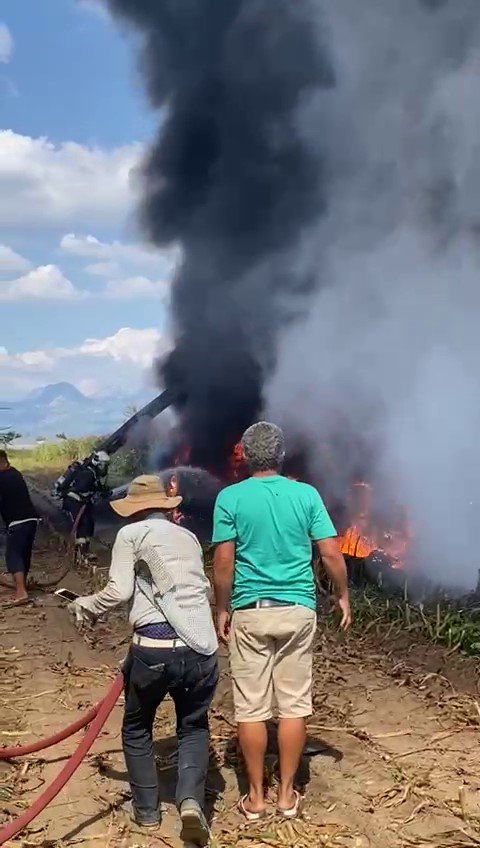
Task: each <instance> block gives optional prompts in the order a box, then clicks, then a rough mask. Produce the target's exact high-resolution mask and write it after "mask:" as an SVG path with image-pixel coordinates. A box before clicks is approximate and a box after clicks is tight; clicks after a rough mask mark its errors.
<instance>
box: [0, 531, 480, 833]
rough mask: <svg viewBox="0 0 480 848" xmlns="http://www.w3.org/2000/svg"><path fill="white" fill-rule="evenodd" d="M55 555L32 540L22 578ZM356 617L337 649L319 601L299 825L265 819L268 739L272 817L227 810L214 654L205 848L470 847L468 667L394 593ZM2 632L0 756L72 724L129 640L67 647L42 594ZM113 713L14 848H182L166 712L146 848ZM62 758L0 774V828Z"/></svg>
mask: <svg viewBox="0 0 480 848" xmlns="http://www.w3.org/2000/svg"><path fill="white" fill-rule="evenodd" d="M97 553H98V556H99V568H98V570H97V572H96V574H95V575H92V574H87V573H81V574H80V573H70V575H69V576H68V578H67V581H66V583H67V585H68V586H69V587H70V588H72V589H74V590H76V591H80V592H82V593H86V592H87V591H90V590H91V589H92V588H94V587H95V586H99V585H100V584H101V583H102V582H103V581H104V579H105V572H106V569H107V568H108V547H107V545H105V544H102V543H101V542H100V543H99V544H98V547H97ZM64 557H65V548H64V545H63V544H62V543H61V541H60V539H59V538H58V537H57V536H56V535H55V534H52V533H51V532H50V531H47V530H46V529H44V530H42V532H41V536H40V538H39V541H38V545H37V549H36V553H35V564H34V574H35V576H36V577H37V578H38V579H39V580H45V578H46V577H48V575H49V574H51V573H53V572H55V571H57V570H58V567H59V564H61V562H62V561H63V559H64ZM207 560H208V555H207ZM354 615H355V624H354V627H353V629H352V632H351V634H349V635H348V636H347V637H344V636H341V635H340V634H339V633H338V631H337V628H336V623H335V619H334V617H332V615H331V614H330V610H329V600H328V596H327V595H326V594H323V593H322V594H321V595H320V614H319V631H318V638H317V646H316V655H315V715H314V716H313V717H312V719H311V720H310V723H309V745H308V748H307V752H306V756H305V757H304V761H303V763H302V768H301V771H300V773H299V776H298V782H299V787H300V788H301V789H302V791H303V792H304V793H305V806H304V812H303V815H302V818H300V819H299V820H298V821H297V822H294V823H282V822H280V821H279V820H278V819H277V818H276V817H275V815H274V810H275V807H274V797H275V783H276V774H277V765H276V752H275V746H274V742H273V741H272V746H271V749H270V753H269V757H268V763H267V769H266V775H265V779H266V782H267V784H268V786H269V791H270V798H271V802H272V804H271V811H272V815H271V817H270V819H269V820H267V821H266V822H265V823H263V824H262V826H261V827H255V826H253V827H252V826H247V825H246V824H245V822H244V821H243V820H242V818H241V816H240V815H239V814H238V812H237V810H236V801H237V799H238V794H239V791H241V789H242V787H243V785H244V777H243V771H242V764H241V761H240V759H239V757H238V752H237V748H236V744H235V726H234V723H233V717H232V705H231V697H230V685H229V672H228V657H227V655H226V652H225V651H222V656H221V664H222V675H221V681H220V685H219V688H218V692H217V696H216V700H215V705H214V709H213V711H212V744H211V764H210V772H209V782H208V800H209V810H210V817H211V821H212V831H213V842H212V846H213V848H227V846H228V848H230V846H238V848H265V846H271V848H281V846H290V848H293V846H299V848H307V846H311V848H313V846H326V848H337V847H338V846H344V848H387V846H388V848H407V847H408V848H412V846H414V848H461V846H462V848H463V846H465V848H466V846H475V845H479V844H480V783H479V780H478V729H479V724H480V705H479V702H478V699H479V693H478V688H477V687H478V661H477V660H476V659H475V658H473V657H468V656H465V655H462V654H461V647H462V646H461V645H459V644H458V631H455V632H454V631H453V630H452V634H453V635H452V638H451V642H452V644H451V645H449V644H448V640H447V639H446V634H447V633H448V628H449V627H450V626H453V619H448V618H446V616H447V615H449V613H448V610H447V609H446V608H445V609H444V608H443V607H440V612H437V611H436V608H434V609H432V611H431V613H430V612H429V611H428V610H426V609H424V608H422V609H421V610H420V608H418V609H417V607H416V606H415V605H414V604H411V603H410V602H409V600H408V595H407V596H406V597H398V598H397V599H390V600H388V599H387V598H386V597H385V596H383V595H382V594H381V593H378V592H376V591H374V590H370V589H369V590H365V591H364V590H360V589H359V590H356V591H355V593H354ZM422 616H423V617H422ZM448 622H450V624H449V623H448ZM0 632H1V642H2V647H1V649H0V666H1V672H2V674H1V678H0V679H1V684H0V686H1V693H0V699H1V707H2V709H1V719H0V737H1V740H2V741H3V742H4V744H15V743H22V742H26V741H27V740H30V739H36V738H38V737H41V736H45V735H48V734H49V733H51V732H54V731H55V730H57V729H59V728H61V727H63V726H64V725H66V724H68V723H70V722H71V721H73V720H74V718H75V717H76V716H77V715H78V714H80V713H83V712H84V711H86V710H87V709H88V707H89V706H90V705H92V704H93V703H95V702H96V701H97V700H99V698H100V697H101V696H102V693H103V692H104V690H105V688H106V687H107V686H108V684H109V681H111V679H112V678H113V677H114V675H115V674H116V671H117V668H118V663H119V661H120V660H121V659H122V657H123V656H124V655H125V653H126V650H127V646H128V641H129V631H128V626H127V624H126V618H125V614H124V613H123V612H121V613H119V614H115V615H114V616H112V617H111V619H110V620H109V621H108V623H107V624H102V625H97V627H96V628H95V630H93V631H92V632H90V633H87V634H86V635H83V636H81V635H79V634H78V633H77V631H76V630H75V628H74V626H73V624H72V623H71V622H70V620H69V616H68V614H67V613H66V611H65V610H64V608H63V607H62V606H61V604H60V603H59V602H58V600H57V599H56V598H55V597H54V596H52V595H51V594H45V593H39V594H38V595H37V600H36V604H35V606H34V607H32V608H24V609H11V610H9V609H6V610H4V613H3V615H2V619H1V622H0ZM444 643H445V644H444ZM121 713H122V709H121V703H119V704H118V705H117V707H116V708H115V709H114V712H113V714H112V716H111V718H110V719H109V721H108V723H107V725H106V728H105V731H104V733H102V735H101V736H100V738H99V739H98V740H97V742H96V744H95V747H94V749H93V752H92V753H91V754H90V755H89V756H88V757H87V759H86V761H85V762H84V764H83V765H82V766H81V767H80V769H79V770H78V772H77V773H76V775H75V776H74V777H73V778H72V780H71V781H70V782H69V784H68V785H67V787H66V788H65V789H64V790H63V792H62V793H61V794H60V795H59V796H58V797H57V798H56V799H55V800H54V801H53V802H52V805H51V806H50V807H49V808H48V810H47V811H46V812H45V813H43V814H42V815H41V816H40V817H39V818H38V819H37V820H36V821H35V823H34V825H32V827H31V829H30V831H29V832H28V834H27V835H24V836H23V837H22V838H19V839H18V840H16V842H14V843H11V844H12V845H13V844H16V845H22V846H26V848H30V846H32V848H33V846H42V848H47V846H49V848H66V846H75V845H82V846H92V848H94V846H97V845H98V846H102V848H103V846H108V848H140V846H146V845H147V844H148V845H149V846H152V847H153V848H156V846H159V847H160V846H170V848H180V844H181V843H180V842H179V838H178V824H177V819H176V815H175V812H174V808H173V804H172V791H173V786H174V774H175V739H174V717H173V714H172V708H171V705H170V704H169V703H166V704H165V705H164V706H163V707H162V708H161V710H160V713H159V716H158V720H157V725H156V753H157V761H158V768H159V775H160V779H161V783H162V795H163V798H164V802H165V804H164V806H165V810H164V818H163V825H162V830H161V831H160V833H159V834H157V835H154V834H151V835H149V836H148V839H147V838H146V837H145V836H144V835H143V834H142V833H141V832H139V831H138V829H136V828H135V827H134V826H133V825H131V824H130V823H129V820H128V818H127V816H126V814H125V812H123V810H122V804H123V801H124V800H125V797H126V793H127V783H126V775H125V768H124V764H123V759H122V754H121V742H120V724H121ZM272 740H273V737H272ZM77 742H78V739H77ZM74 747H75V742H74V741H73V740H69V741H67V742H65V743H62V745H61V746H59V748H55V749H50V750H47V751H45V752H43V753H42V754H41V755H40V754H38V755H32V756H31V757H28V758H27V759H26V761H25V762H19V763H18V764H17V763H13V762H12V763H1V764H0V810H1V817H2V819H3V820H7V819H8V818H9V817H10V816H11V815H16V814H18V813H19V812H21V811H22V810H23V809H24V808H25V807H27V806H29V804H30V803H31V802H32V800H33V799H34V798H35V797H36V796H37V795H38V794H39V792H40V791H41V790H42V788H43V787H44V786H45V785H46V784H48V782H49V781H50V780H51V779H52V778H53V777H54V775H55V774H57V773H58V771H59V769H60V768H61V766H62V765H63V763H64V761H65V758H66V757H67V756H68V755H69V754H70V753H71V752H72V751H73V750H74Z"/></svg>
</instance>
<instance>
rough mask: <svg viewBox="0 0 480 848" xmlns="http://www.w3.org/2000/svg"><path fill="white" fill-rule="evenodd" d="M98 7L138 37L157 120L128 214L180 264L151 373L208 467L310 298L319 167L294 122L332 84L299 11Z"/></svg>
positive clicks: (116, 1)
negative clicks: (308, 255) (306, 252)
mask: <svg viewBox="0 0 480 848" xmlns="http://www.w3.org/2000/svg"><path fill="white" fill-rule="evenodd" d="M108 3H109V7H110V9H111V10H112V12H114V13H115V14H118V15H120V16H121V17H123V18H124V19H126V20H127V22H128V23H130V24H132V25H134V27H135V28H136V29H137V30H138V31H139V33H140V34H141V36H142V38H143V54H142V56H143V59H142V70H143V73H144V76H145V80H146V83H147V87H148V93H149V97H150V100H151V102H152V104H153V106H155V107H157V108H160V107H162V108H163V109H164V111H163V113H162V121H161V126H160V129H159V131H158V136H157V138H156V140H155V142H154V144H153V145H152V147H151V149H150V151H149V153H148V156H147V158H146V160H145V162H144V166H143V183H144V202H143V207H142V210H141V217H142V222H143V225H144V228H145V230H146V232H147V234H148V236H149V237H150V238H151V240H152V241H153V242H154V243H155V244H157V245H161V246H164V245H167V244H170V243H177V244H179V245H180V247H181V251H182V256H183V259H182V264H181V266H180V268H179V271H178V274H177V278H176V280H175V283H174V287H173V320H174V335H175V348H174V350H173V352H172V354H171V355H170V357H169V358H168V360H167V361H166V362H165V363H164V364H163V365H162V367H161V372H162V379H163V381H164V382H165V383H166V385H167V386H168V387H172V388H178V389H180V390H181V392H182V394H183V396H184V403H183V408H182V420H183V426H184V428H185V431H186V435H187V437H188V438H189V441H190V443H191V445H192V460H193V461H194V462H202V463H205V462H206V463H208V464H209V465H210V466H212V465H215V463H216V461H221V460H222V459H223V458H224V456H225V453H226V449H227V448H229V447H230V446H231V444H232V442H233V441H234V440H235V439H236V438H238V436H239V435H240V434H241V432H242V430H243V429H244V428H245V427H246V426H247V425H249V424H250V423H251V422H252V420H254V418H255V416H256V415H257V414H258V412H259V410H260V408H261V405H262V386H263V382H264V379H265V376H266V374H267V373H268V372H269V371H270V370H271V368H272V365H273V363H274V359H275V338H276V333H277V329H278V327H279V325H280V323H281V322H283V321H286V320H288V319H289V318H291V317H293V316H295V315H296V314H298V312H299V311H301V309H302V305H303V304H304V302H305V300H304V297H303V296H304V295H305V294H306V293H307V292H308V291H309V289H310V288H311V287H312V285H313V275H310V274H308V273H302V270H301V268H299V267H298V266H297V264H296V258H297V257H298V254H297V257H296V256H295V248H297V247H298V244H299V240H300V237H301V235H302V232H303V231H304V229H305V228H306V227H307V226H308V224H309V223H310V222H313V220H315V219H316V218H318V216H319V215H320V214H321V212H322V208H323V205H324V198H323V192H322V167H321V162H320V158H319V152H318V149H319V148H318V145H308V144H307V143H306V142H305V141H304V140H303V139H302V138H301V136H300V134H299V132H298V130H297V126H298V121H297V117H298V113H299V110H301V109H302V107H303V106H304V104H305V102H306V100H308V98H309V97H311V96H312V95H314V94H318V92H319V91H321V90H322V89H325V88H329V87H331V86H332V84H333V76H332V69H331V66H330V62H329V60H328V56H327V55H326V53H325V50H324V49H323V47H322V45H321V39H320V38H319V32H318V21H317V20H316V17H315V15H314V14H313V13H314V12H316V11H318V10H315V7H314V6H312V3H311V2H310V0H300V2H299V0H108Z"/></svg>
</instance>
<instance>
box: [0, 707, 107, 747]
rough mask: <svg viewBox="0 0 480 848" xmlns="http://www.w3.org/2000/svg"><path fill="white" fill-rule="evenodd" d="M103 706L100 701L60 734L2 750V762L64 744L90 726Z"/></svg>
mask: <svg viewBox="0 0 480 848" xmlns="http://www.w3.org/2000/svg"><path fill="white" fill-rule="evenodd" d="M102 704H103V701H100V703H99V704H96V705H95V706H94V707H92V709H91V710H89V711H88V713H85V715H84V716H82V718H79V719H77V721H74V722H73V724H69V725H68V727H65V729H64V730H60V732H59V733H55V734H54V735H53V736H48V737H47V738H46V739H39V740H38V741H37V742H30V744H29V745H18V746H16V747H12V748H0V760H13V759H14V758H15V757H25V756H26V755H27V754H34V753H35V752H36V751H43V750H45V748H51V746H52V745H56V744H57V743H58V742H63V740H64V739H68V737H69V736H73V734H74V733H78V731H79V730H81V729H82V728H83V727H86V726H87V724H90V722H91V721H93V719H94V718H95V716H96V715H97V713H98V711H99V709H100V707H101V706H102Z"/></svg>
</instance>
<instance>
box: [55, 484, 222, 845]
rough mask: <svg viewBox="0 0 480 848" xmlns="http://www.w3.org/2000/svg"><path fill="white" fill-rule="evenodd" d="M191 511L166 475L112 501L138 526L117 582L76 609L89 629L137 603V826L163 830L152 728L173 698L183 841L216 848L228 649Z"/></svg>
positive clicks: (129, 757) (119, 546) (132, 659)
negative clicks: (218, 693) (214, 724)
mask: <svg viewBox="0 0 480 848" xmlns="http://www.w3.org/2000/svg"><path fill="white" fill-rule="evenodd" d="M181 502H182V498H181V496H180V495H177V496H175V497H172V496H171V495H169V494H168V493H167V492H166V491H165V488H164V486H163V483H162V481H161V479H160V478H159V477H157V476H154V475H143V476H141V477H137V478H136V479H135V480H133V482H132V483H131V485H130V486H129V488H128V492H127V495H126V496H125V497H124V498H122V499H120V500H116V501H112V502H111V506H112V508H113V509H114V510H115V512H116V513H117V514H118V515H120V516H121V517H122V518H125V519H127V520H128V521H129V523H128V524H126V526H125V527H122V529H121V530H119V532H118V534H117V538H116V540H115V544H114V547H113V551H112V562H111V566H110V573H109V579H108V583H107V585H106V586H105V588H104V589H102V591H100V592H97V593H96V594H95V595H90V596H89V597H83V598H78V599H77V600H76V601H74V603H73V604H72V605H71V609H72V612H73V613H74V614H75V615H76V617H77V620H78V621H82V620H85V619H86V618H87V617H90V618H91V616H92V615H93V616H94V617H98V616H100V615H103V614H104V613H106V612H108V611H109V610H111V609H112V608H113V607H116V606H117V605H118V604H120V603H125V602H131V608H130V623H131V624H132V627H133V639H132V645H131V648H130V651H129V653H128V656H127V659H126V661H125V665H124V670H123V671H124V677H125V714H124V719H123V728H122V740H123V750H124V755H125V761H126V764H127V769H128V775H129V781H130V786H131V790H132V796H133V818H134V820H135V822H136V823H137V824H139V825H143V826H145V827H155V826H157V825H158V824H159V821H160V812H159V809H160V797H159V787H158V779H157V771H156V767H155V757H154V753H153V747H152V728H153V722H154V719H155V713H156V710H157V708H158V706H159V704H160V703H161V702H162V701H163V700H164V698H165V697H166V695H167V694H170V696H171V697H172V699H173V701H174V704H175V710H176V714H177V736H178V783H177V792H176V803H177V807H178V810H179V813H180V818H181V821H182V834H181V836H182V838H183V839H184V840H185V841H189V842H193V843H194V844H196V845H206V844H207V843H208V839H209V829H208V825H207V822H206V819H205V816H204V813H203V806H204V800H205V798H204V796H205V779H206V774H207V768H208V751H209V734H208V709H209V706H210V703H211V701H212V698H213V695H214V692H215V687H216V685H217V681H218V667H217V647H218V644H217V638H216V634H215V628H214V625H213V620H212V615H211V611H210V604H209V591H210V584H209V581H208V579H207V577H206V576H205V572H204V567H203V556H202V549H201V546H200V543H199V542H198V539H197V537H196V536H195V535H194V534H193V533H190V531H189V530H187V529H185V528H184V527H180V526H179V525H177V524H175V523H173V522H172V520H171V518H172V513H173V510H175V509H176V508H177V507H178V506H179V505H180V503H181Z"/></svg>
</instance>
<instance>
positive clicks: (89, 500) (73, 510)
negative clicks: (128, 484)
mask: <svg viewBox="0 0 480 848" xmlns="http://www.w3.org/2000/svg"><path fill="white" fill-rule="evenodd" d="M109 465H110V457H109V455H108V453H106V452H105V451H103V450H98V451H94V452H93V453H92V454H91V456H89V457H88V459H86V460H85V461H84V462H74V463H72V465H70V466H69V467H68V469H67V471H66V472H65V474H63V475H62V477H60V478H59V479H58V480H57V482H56V484H55V489H54V492H55V495H56V497H58V498H61V499H62V509H63V510H64V512H66V513H67V515H68V516H69V517H70V519H71V522H72V526H73V527H74V528H75V546H76V548H77V552H78V554H79V555H82V556H85V557H86V556H88V554H89V551H90V540H91V539H92V537H93V535H94V532H95V515H94V504H95V503H96V502H97V501H99V500H100V499H101V498H108V497H109V496H110V495H111V493H112V490H111V489H110V488H109V487H108V485H107V475H108V468H109Z"/></svg>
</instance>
